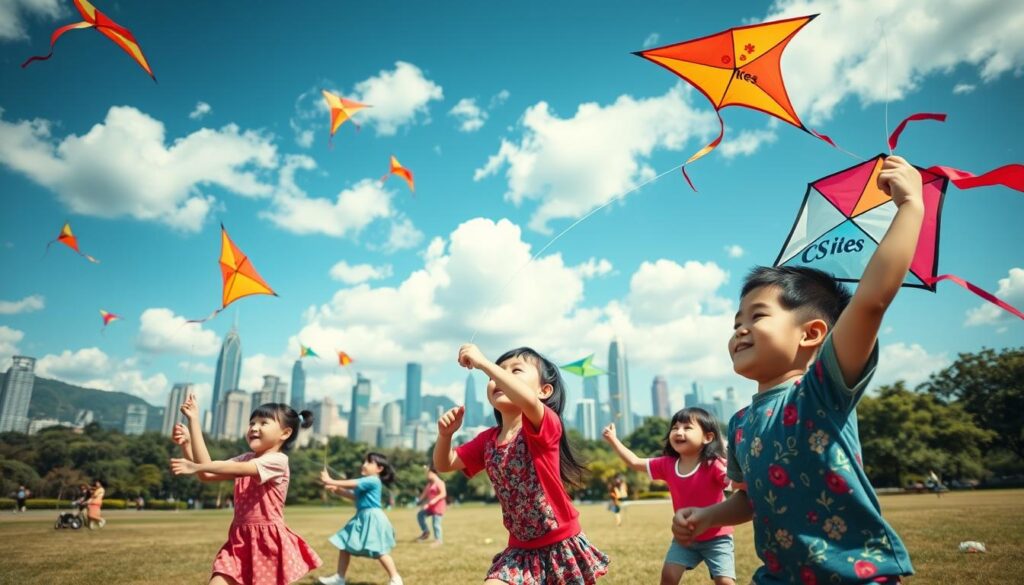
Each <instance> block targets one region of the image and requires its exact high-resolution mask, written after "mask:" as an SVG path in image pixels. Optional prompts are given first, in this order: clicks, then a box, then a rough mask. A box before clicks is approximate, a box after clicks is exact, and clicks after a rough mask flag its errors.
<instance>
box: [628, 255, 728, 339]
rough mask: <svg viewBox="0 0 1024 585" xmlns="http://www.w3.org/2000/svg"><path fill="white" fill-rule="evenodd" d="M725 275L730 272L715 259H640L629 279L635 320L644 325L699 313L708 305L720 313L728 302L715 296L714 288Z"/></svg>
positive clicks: (630, 300) (718, 285) (630, 304)
mask: <svg viewBox="0 0 1024 585" xmlns="http://www.w3.org/2000/svg"><path fill="white" fill-rule="evenodd" d="M728 278H729V274H728V273H727V272H726V271H724V270H722V269H721V268H719V267H718V265H717V264H715V263H714V262H707V263H701V262H697V261H694V260H690V261H688V262H686V263H685V264H683V265H679V264H677V263H675V262H673V261H672V260H664V259H662V260H657V261H655V262H643V263H642V264H640V268H638V269H637V271H636V272H635V273H634V274H633V278H632V279H630V282H629V299H628V304H629V307H630V312H631V315H632V317H633V319H634V320H635V321H637V322H638V323H645V324H646V323H659V322H665V321H669V320H672V319H676V318H679V317H685V316H688V315H699V314H701V313H702V312H704V310H705V309H706V308H708V307H709V306H711V307H712V308H714V309H715V312H721V311H722V310H723V309H725V308H728V307H729V306H730V303H729V301H728V300H726V299H723V298H719V297H717V296H715V291H717V290H718V289H719V288H721V287H722V285H723V284H725V282H726V281H727V280H728Z"/></svg>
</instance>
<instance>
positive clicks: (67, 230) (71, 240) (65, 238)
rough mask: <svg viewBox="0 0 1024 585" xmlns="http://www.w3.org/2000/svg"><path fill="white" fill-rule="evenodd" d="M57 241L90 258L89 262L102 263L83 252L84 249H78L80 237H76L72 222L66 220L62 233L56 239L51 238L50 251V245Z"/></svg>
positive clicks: (87, 258) (48, 247)
mask: <svg viewBox="0 0 1024 585" xmlns="http://www.w3.org/2000/svg"><path fill="white" fill-rule="evenodd" d="M57 242H60V243H61V244H64V245H65V246H67V247H68V248H71V249H72V250H74V251H75V252H78V255H79V256H81V257H83V258H85V259H86V260H88V261H89V262H92V263H93V264H99V263H100V261H99V260H97V259H95V258H93V257H92V256H90V255H88V254H83V253H82V251H81V250H79V249H78V238H76V237H75V234H74V233H73V232H72V231H71V224H70V223H67V222H65V223H64V227H62V228H61V229H60V235H59V236H57V239H56V240H51V241H50V243H49V244H46V251H47V252H49V251H50V246H52V245H53V244H55V243H57Z"/></svg>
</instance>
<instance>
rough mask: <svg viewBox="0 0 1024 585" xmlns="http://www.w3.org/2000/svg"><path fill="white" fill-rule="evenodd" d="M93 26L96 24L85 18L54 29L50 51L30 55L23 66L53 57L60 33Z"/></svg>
mask: <svg viewBox="0 0 1024 585" xmlns="http://www.w3.org/2000/svg"><path fill="white" fill-rule="evenodd" d="M93 26H96V25H95V24H94V23H91V22H87V21H84V20H83V21H82V22H75V23H72V24H68V25H64V26H62V27H60V28H58V29H57V30H55V31H53V34H52V35H50V53H49V54H48V55H44V56H36V57H29V58H28V59H27V60H26V61H25V62H24V63H22V64H21V66H22V67H28V64H29V63H31V62H33V61H46V60H47V59H49V58H50V57H53V45H55V44H56V43H57V39H58V38H60V35H62V34H64V33H66V32H68V31H69V30H74V29H76V28H92V27H93Z"/></svg>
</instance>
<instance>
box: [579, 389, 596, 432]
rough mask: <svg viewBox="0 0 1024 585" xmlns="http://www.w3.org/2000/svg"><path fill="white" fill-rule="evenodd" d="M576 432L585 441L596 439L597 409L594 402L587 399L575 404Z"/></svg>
mask: <svg viewBox="0 0 1024 585" xmlns="http://www.w3.org/2000/svg"><path fill="white" fill-rule="evenodd" d="M576 430H578V431H579V432H580V434H581V435H583V438H585V439H590V440H591V441H593V440H595V439H597V433H598V429H597V409H596V404H595V403H594V401H593V400H591V399H589V398H584V399H583V400H580V401H579V402H578V403H576Z"/></svg>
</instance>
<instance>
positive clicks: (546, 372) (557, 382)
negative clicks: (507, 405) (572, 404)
mask: <svg viewBox="0 0 1024 585" xmlns="http://www.w3.org/2000/svg"><path fill="white" fill-rule="evenodd" d="M514 357H518V358H526V359H529V360H530V361H531V362H533V364H534V365H535V366H537V371H538V372H539V373H540V383H541V385H542V386H543V385H544V384H551V388H552V390H551V394H550V395H549V396H548V397H547V398H544V399H542V400H541V402H543V403H544V404H545V405H546V406H547V407H548V408H550V409H551V410H553V411H555V414H557V415H558V420H559V421H561V420H562V410H563V409H564V408H565V382H564V381H562V374H561V372H560V371H559V370H558V366H556V365H555V364H553V363H551V361H549V360H548V359H547V358H545V357H544V356H542V355H540V354H539V353H537V351H536V350H534V349H531V348H529V347H519V348H516V349H512V350H509V351H506V352H505V353H503V354H501V357H499V358H498V360H497V361H496V362H495V363H497V364H499V365H500V364H501V363H502V362H504V361H505V360H508V359H512V358H514ZM494 418H495V420H497V421H498V426H499V427H500V426H501V412H499V411H498V409H494ZM527 424H529V423H528V422H527ZM558 463H559V465H558V469H559V475H560V476H561V478H562V483H564V484H565V485H566V486H567V487H577V488H578V487H583V473H584V472H585V471H586V467H584V466H583V465H582V464H581V463H580V461H579V459H577V458H576V455H575V454H573V452H572V445H571V444H570V443H569V433H568V432H566V430H565V425H564V424H563V425H562V438H561V439H559V440H558Z"/></svg>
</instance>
